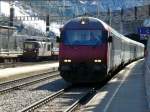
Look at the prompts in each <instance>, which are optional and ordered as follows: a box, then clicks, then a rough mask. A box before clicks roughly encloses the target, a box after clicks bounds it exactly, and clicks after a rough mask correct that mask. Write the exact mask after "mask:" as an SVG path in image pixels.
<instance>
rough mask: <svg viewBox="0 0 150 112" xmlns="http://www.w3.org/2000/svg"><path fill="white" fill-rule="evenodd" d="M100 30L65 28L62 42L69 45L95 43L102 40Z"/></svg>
mask: <svg viewBox="0 0 150 112" xmlns="http://www.w3.org/2000/svg"><path fill="white" fill-rule="evenodd" d="M104 41H105V40H104V37H103V36H102V31H100V30H67V31H66V32H65V37H64V43H65V44H70V45H97V44H100V43H102V42H104Z"/></svg>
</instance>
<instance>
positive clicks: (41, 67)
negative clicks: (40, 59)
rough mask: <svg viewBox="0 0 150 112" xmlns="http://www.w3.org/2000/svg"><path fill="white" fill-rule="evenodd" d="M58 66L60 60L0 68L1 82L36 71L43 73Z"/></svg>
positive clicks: (29, 74)
mask: <svg viewBox="0 0 150 112" xmlns="http://www.w3.org/2000/svg"><path fill="white" fill-rule="evenodd" d="M58 66H59V63H58V62H52V63H49V64H37V65H28V66H23V67H15V68H5V69H0V83H2V82H5V81H9V80H13V79H17V78H23V77H27V76H31V75H33V74H34V73H36V74H37V73H43V71H49V70H54V69H55V70H57V68H58Z"/></svg>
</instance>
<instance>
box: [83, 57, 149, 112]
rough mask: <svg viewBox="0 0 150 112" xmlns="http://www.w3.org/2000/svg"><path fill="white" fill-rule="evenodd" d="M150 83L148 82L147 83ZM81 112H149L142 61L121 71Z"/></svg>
mask: <svg viewBox="0 0 150 112" xmlns="http://www.w3.org/2000/svg"><path fill="white" fill-rule="evenodd" d="M149 83H150V81H149ZM81 111H83V112H149V108H148V102H147V94H146V88H145V66H144V59H142V60H139V61H136V62H133V63H131V64H129V65H128V66H126V67H125V68H124V69H123V70H121V71H120V72H119V73H118V74H117V75H116V76H114V77H113V79H112V80H111V81H109V82H108V84H107V85H106V86H104V87H103V88H102V89H101V90H99V91H98V93H97V94H96V95H95V96H94V97H93V98H92V100H90V101H89V102H88V103H87V104H86V105H85V106H83V107H81Z"/></svg>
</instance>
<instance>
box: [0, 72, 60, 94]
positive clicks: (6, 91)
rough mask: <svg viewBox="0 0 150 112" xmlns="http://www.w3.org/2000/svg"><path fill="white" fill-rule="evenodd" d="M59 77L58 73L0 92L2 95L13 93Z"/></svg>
mask: <svg viewBox="0 0 150 112" xmlns="http://www.w3.org/2000/svg"><path fill="white" fill-rule="evenodd" d="M58 76H59V73H56V74H54V75H51V76H47V77H44V78H40V79H37V80H34V81H30V82H27V83H23V84H20V85H17V86H14V87H10V88H6V89H3V90H0V94H4V93H8V92H11V91H13V90H17V89H20V88H23V87H25V86H29V85H33V84H35V83H38V82H41V81H44V80H47V79H49V78H54V77H58Z"/></svg>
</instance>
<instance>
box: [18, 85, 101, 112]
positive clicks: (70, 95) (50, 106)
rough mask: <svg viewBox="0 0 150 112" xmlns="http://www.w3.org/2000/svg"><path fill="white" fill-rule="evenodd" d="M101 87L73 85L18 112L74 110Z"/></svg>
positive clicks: (67, 111) (70, 111)
mask: <svg viewBox="0 0 150 112" xmlns="http://www.w3.org/2000/svg"><path fill="white" fill-rule="evenodd" d="M99 88H100V87H95V88H92V87H91V88H85V87H84V88H76V87H74V86H73V85H71V86H68V87H67V88H64V89H61V90H59V91H57V92H55V93H53V94H51V95H49V96H47V97H45V98H44V99H41V100H39V101H37V102H35V103H33V104H31V105H29V106H28V107H26V108H24V109H22V110H20V111H18V112H41V111H42V112H54V111H58V112H62V111H64V112H72V111H74V110H75V109H77V107H78V106H80V105H81V104H84V103H85V102H86V101H88V100H90V99H91V98H92V97H93V96H94V95H95V94H96V91H97V89H99ZM76 89H77V90H76Z"/></svg>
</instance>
